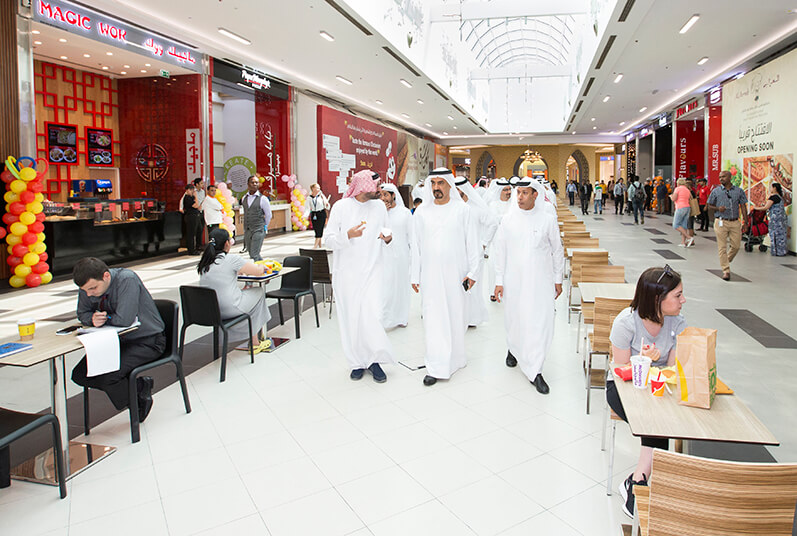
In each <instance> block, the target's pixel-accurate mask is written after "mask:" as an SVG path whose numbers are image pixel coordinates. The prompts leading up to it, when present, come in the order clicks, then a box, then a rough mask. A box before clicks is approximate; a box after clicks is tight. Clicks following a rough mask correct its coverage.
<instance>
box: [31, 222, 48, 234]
mask: <svg viewBox="0 0 797 536" xmlns="http://www.w3.org/2000/svg"><path fill="white" fill-rule="evenodd" d="M28 230H29V231H30V232H31V233H36V234H39V233H43V232H44V224H43V223H42V222H40V221H37V222H34V223H31V224H30V225H28Z"/></svg>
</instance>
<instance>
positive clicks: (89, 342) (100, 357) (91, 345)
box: [77, 327, 120, 378]
mask: <svg viewBox="0 0 797 536" xmlns="http://www.w3.org/2000/svg"><path fill="white" fill-rule="evenodd" d="M77 338H78V339H79V340H80V342H81V344H83V348H85V350H86V376H87V377H89V378H90V377H92V376H99V375H100V374H106V373H108V372H116V371H117V370H119V366H120V357H119V330H117V329H114V328H112V327H111V328H109V329H96V330H94V331H92V332H90V333H86V334H83V335H78V337H77Z"/></svg>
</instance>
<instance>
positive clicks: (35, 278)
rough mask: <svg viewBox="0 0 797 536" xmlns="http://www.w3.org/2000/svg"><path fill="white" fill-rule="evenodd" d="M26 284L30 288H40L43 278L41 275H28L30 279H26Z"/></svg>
mask: <svg viewBox="0 0 797 536" xmlns="http://www.w3.org/2000/svg"><path fill="white" fill-rule="evenodd" d="M25 284H26V285H28V286H29V287H38V286H39V285H41V284H42V276H40V275H39V274H33V273H30V274H28V277H26V278H25Z"/></svg>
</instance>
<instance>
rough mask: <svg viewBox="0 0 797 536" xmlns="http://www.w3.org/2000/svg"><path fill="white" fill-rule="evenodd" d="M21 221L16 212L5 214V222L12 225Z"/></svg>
mask: <svg viewBox="0 0 797 536" xmlns="http://www.w3.org/2000/svg"><path fill="white" fill-rule="evenodd" d="M18 221H19V216H15V215H14V214H7V213H6V214H3V223H5V224H6V225H8V226H9V227H10V226H11V224H12V223H17V222H18Z"/></svg>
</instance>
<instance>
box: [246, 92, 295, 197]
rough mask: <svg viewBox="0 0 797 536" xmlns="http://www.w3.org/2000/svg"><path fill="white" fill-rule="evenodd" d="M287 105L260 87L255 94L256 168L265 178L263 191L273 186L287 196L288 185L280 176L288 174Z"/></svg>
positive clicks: (288, 192) (288, 194)
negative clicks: (260, 89)
mask: <svg viewBox="0 0 797 536" xmlns="http://www.w3.org/2000/svg"><path fill="white" fill-rule="evenodd" d="M289 105H290V101H287V100H281V99H275V98H273V97H272V96H270V95H267V94H265V93H263V92H262V91H258V92H257V93H256V95H255V152H256V155H257V171H258V173H260V174H261V175H262V176H263V177H264V178H265V179H266V184H265V188H264V191H271V190H272V189H275V190H276V192H277V193H278V194H282V197H285V198H290V188H288V185H287V184H286V183H285V182H283V181H282V180H280V178H281V177H282V176H283V175H290V174H291V169H290V154H291V152H290V127H289V124H288V115H289V111H288V109H289Z"/></svg>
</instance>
